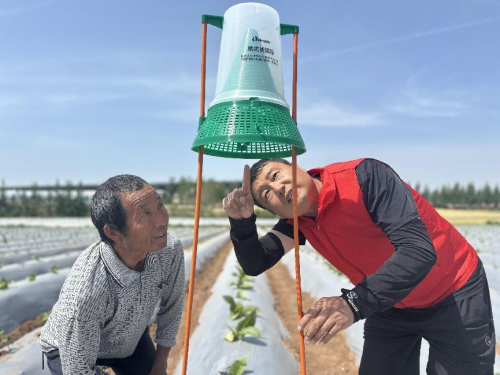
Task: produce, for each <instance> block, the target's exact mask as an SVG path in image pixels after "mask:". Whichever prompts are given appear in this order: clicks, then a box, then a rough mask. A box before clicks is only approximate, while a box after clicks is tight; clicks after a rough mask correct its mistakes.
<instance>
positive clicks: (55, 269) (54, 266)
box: [50, 265, 59, 274]
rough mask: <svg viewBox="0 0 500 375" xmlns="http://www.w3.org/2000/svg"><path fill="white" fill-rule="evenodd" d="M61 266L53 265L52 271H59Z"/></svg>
mask: <svg viewBox="0 0 500 375" xmlns="http://www.w3.org/2000/svg"><path fill="white" fill-rule="evenodd" d="M58 270H59V268H58V267H57V266H56V265H53V266H52V268H51V269H50V272H52V273H55V274H57V271H58Z"/></svg>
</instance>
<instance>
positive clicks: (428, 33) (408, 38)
mask: <svg viewBox="0 0 500 375" xmlns="http://www.w3.org/2000/svg"><path fill="white" fill-rule="evenodd" d="M497 21H500V16H496V17H489V18H483V19H480V20H476V21H469V22H464V23H461V24H457V25H452V26H445V27H440V28H437V29H432V30H427V31H421V32H417V33H414V34H409V35H403V36H398V37H394V38H389V39H385V40H379V41H376V42H372V43H366V44H360V45H357V46H353V47H348V48H341V49H338V50H334V51H329V52H325V53H321V54H317V55H311V56H308V57H305V58H301V59H300V63H303V62H308V61H314V60H319V59H323V58H327V57H332V56H340V55H345V54H348V53H351V52H359V51H365V50H369V49H372V48H376V47H384V46H387V45H390V44H396V43H403V42H408V41H412V40H416V39H421V38H427V37H431V36H434V35H439V34H445V33H451V32H454V31H457V30H462V29H468V28H471V27H477V26H482V25H485V24H488V23H491V22H497Z"/></svg>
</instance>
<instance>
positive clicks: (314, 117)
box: [297, 99, 384, 127]
mask: <svg viewBox="0 0 500 375" xmlns="http://www.w3.org/2000/svg"><path fill="white" fill-rule="evenodd" d="M297 116H298V119H297V120H298V123H299V124H300V125H301V126H302V125H311V126H325V127H339V126H353V127H357V126H373V125H381V124H383V123H384V120H383V118H382V116H381V115H380V114H379V113H375V112H363V111H360V110H356V109H353V108H351V107H341V106H339V105H338V104H336V103H334V102H333V101H331V100H329V99H321V100H318V101H316V102H309V103H306V104H304V105H302V106H301V107H299V108H298V114H297Z"/></svg>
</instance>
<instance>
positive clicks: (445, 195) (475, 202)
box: [410, 182, 500, 209]
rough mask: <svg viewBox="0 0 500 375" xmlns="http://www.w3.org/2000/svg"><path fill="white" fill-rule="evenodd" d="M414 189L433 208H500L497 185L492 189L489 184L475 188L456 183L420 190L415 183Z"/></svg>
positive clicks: (499, 190)
mask: <svg viewBox="0 0 500 375" xmlns="http://www.w3.org/2000/svg"><path fill="white" fill-rule="evenodd" d="M410 185H411V184H410ZM414 189H415V190H416V191H418V192H419V193H420V194H421V195H422V196H423V197H424V198H425V199H426V200H428V201H429V202H430V203H431V204H432V205H433V206H434V207H439V208H458V209H471V208H475V209H478V208H484V209H495V208H496V209H499V208H500V188H499V187H498V185H496V186H495V187H494V188H492V187H491V186H490V185H489V184H486V185H484V187H482V188H476V187H475V185H474V184H473V183H472V182H471V183H469V184H467V185H466V186H465V185H460V183H458V182H457V183H455V185H453V187H451V186H447V185H445V186H442V187H441V188H436V189H434V190H430V189H429V188H428V187H427V186H425V187H424V188H422V187H421V185H420V184H419V183H417V184H415V186H414Z"/></svg>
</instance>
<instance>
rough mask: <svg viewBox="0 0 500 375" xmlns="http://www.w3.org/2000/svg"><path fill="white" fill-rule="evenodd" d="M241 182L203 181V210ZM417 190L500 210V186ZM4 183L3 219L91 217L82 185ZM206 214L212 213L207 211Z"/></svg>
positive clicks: (439, 203)
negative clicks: (12, 186) (11, 186)
mask: <svg viewBox="0 0 500 375" xmlns="http://www.w3.org/2000/svg"><path fill="white" fill-rule="evenodd" d="M240 186H241V182H239V181H235V182H224V183H222V182H218V181H215V180H212V179H208V180H205V181H203V185H202V194H201V202H202V207H204V208H207V207H220V206H221V201H222V199H223V198H224V197H225V196H226V194H227V193H228V192H230V191H231V190H233V189H234V188H237V187H240ZM414 188H415V190H417V191H418V192H420V194H422V196H423V197H424V198H425V199H426V200H428V201H429V202H430V203H431V204H432V205H433V206H434V207H438V208H463V209H477V208H484V209H500V189H499V187H498V185H496V186H494V187H491V186H490V185H489V184H486V185H484V186H482V187H476V186H475V185H474V184H473V183H469V184H466V185H461V184H459V183H456V184H455V185H453V186H446V185H445V186H442V187H439V188H435V189H430V188H429V187H427V186H424V187H422V186H421V184H419V183H417V184H415V186H414ZM8 191H9V190H8V188H7V187H6V186H5V184H4V183H3V182H2V185H1V186H0V217H75V216H76V217H78V216H89V203H90V195H86V194H84V192H83V186H82V184H81V183H79V184H76V185H74V184H72V183H71V182H67V183H66V184H65V185H64V186H63V185H60V184H59V183H58V182H57V183H56V185H55V186H54V190H52V191H49V192H41V191H40V189H39V188H38V186H37V184H36V183H35V184H33V185H32V186H31V188H30V189H29V190H23V191H21V192H14V193H11V192H10V191H9V193H8ZM159 193H160V195H161V196H162V199H163V202H164V203H165V204H167V205H169V206H182V205H186V206H190V205H194V204H195V200H196V181H193V180H191V179H190V178H184V177H183V178H181V179H180V180H179V181H175V180H174V179H171V180H170V182H169V184H167V187H166V188H165V190H161V191H159ZM203 212H205V213H206V212H208V211H207V210H205V211H203Z"/></svg>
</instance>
